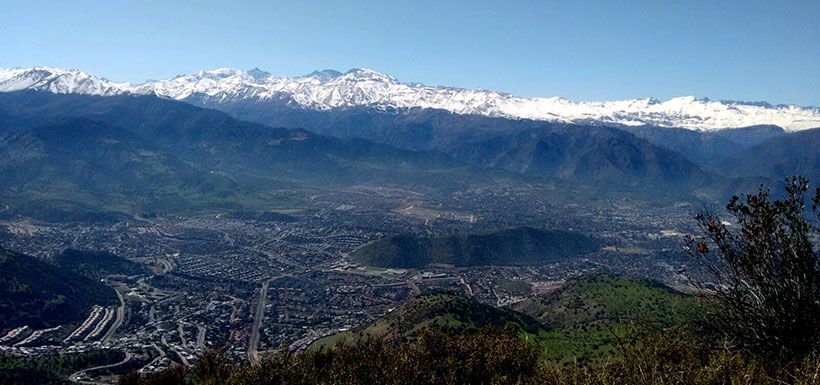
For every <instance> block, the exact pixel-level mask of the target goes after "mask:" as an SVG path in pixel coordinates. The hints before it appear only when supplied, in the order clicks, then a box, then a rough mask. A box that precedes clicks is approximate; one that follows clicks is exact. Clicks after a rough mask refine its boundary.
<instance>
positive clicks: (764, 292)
mask: <svg viewBox="0 0 820 385" xmlns="http://www.w3.org/2000/svg"><path fill="white" fill-rule="evenodd" d="M807 191H809V182H808V180H806V179H805V178H803V177H792V178H788V179H787V180H786V194H785V196H784V197H783V198H782V199H778V200H774V199H771V198H770V196H769V190H768V189H767V188H764V187H761V188H760V190H759V191H758V192H757V193H756V194H753V195H746V196H744V197H743V198H744V199H741V198H738V197H737V196H734V197H732V198H731V200H730V201H729V204H728V205H727V206H726V208H727V209H728V211H729V212H730V213H731V214H732V216H733V217H734V219H735V222H736V226H737V229H735V226H732V225H728V224H727V223H726V222H723V221H721V220H720V218H719V217H718V215H717V214H716V213H713V212H712V213H706V214H701V215H698V216H697V217H696V219H697V221H698V226H699V228H700V229H701V232H702V234H703V235H702V237H698V238H696V237H693V236H690V237H689V239H688V241H689V247H688V248H689V250H690V252H691V253H692V254H693V255H695V256H697V257H698V258H699V259H700V260H701V261H703V262H705V264H706V266H707V267H708V269H709V271H710V272H711V275H712V277H713V279H714V282H713V283H714V286H713V287H711V288H710V290H709V291H711V292H712V293H713V294H714V297H715V298H716V299H717V300H718V302H719V303H720V304H721V305H722V309H721V312H720V313H719V316H718V319H717V321H718V322H716V323H715V325H716V326H717V329H718V330H719V331H721V332H722V333H723V334H724V336H725V337H727V340H728V341H729V342H731V343H734V344H736V345H737V346H739V347H741V348H743V349H746V350H748V351H750V352H752V353H756V354H758V355H760V356H764V357H767V358H792V359H797V358H800V357H803V356H804V355H806V354H808V353H810V352H812V351H815V350H817V348H818V343H820V269H819V268H818V267H819V266H820V254H819V253H818V252H817V251H815V249H816V247H815V246H814V245H813V244H812V240H813V239H817V236H818V231H817V230H818V227H817V226H816V224H813V223H812V220H811V216H807V214H810V212H809V211H808V210H807V208H806V205H805V196H806V192H807ZM818 206H820V189H818V190H817V192H816V194H815V197H814V199H813V205H812V211H814V212H817V214H818V218H820V211H818Z"/></svg>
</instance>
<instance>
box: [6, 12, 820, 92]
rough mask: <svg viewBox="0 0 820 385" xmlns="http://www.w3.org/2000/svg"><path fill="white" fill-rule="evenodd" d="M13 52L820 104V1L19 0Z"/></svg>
mask: <svg viewBox="0 0 820 385" xmlns="http://www.w3.org/2000/svg"><path fill="white" fill-rule="evenodd" d="M0 9H2V15H0V67H18V66H32V65H51V66H59V67H70V68H80V69H84V70H86V71H89V72H92V73H95V74H99V75H104V76H107V77H108V78H110V79H112V80H118V81H142V80H145V79H148V78H153V79H156V78H167V77H171V76H173V75H176V74H179V73H190V72H194V71H197V70H200V69H212V68H217V67H234V68H241V69H250V68H253V67H260V68H262V69H265V70H268V71H270V72H272V73H273V74H275V75H288V76H290V75H300V74H305V73H308V72H310V71H312V70H314V69H323V68H334V69H339V70H346V69H349V68H352V67H367V68H372V69H375V70H378V71H382V72H386V73H389V74H391V75H393V76H395V77H397V78H399V79H400V80H402V81H407V82H421V83H426V84H431V85H453V86H460V87H468V88H473V87H479V88H487V89H494V90H500V91H507V92H512V93H514V94H518V95H522V96H556V95H560V96H566V97H569V98H571V99H575V100H597V99H622V98H636V97H646V96H655V97H658V98H662V99H665V98H669V97H673V96H680V95H695V96H698V97H710V98H712V99H738V100H748V101H756V100H768V101H771V102H774V103H795V104H800V105H815V106H817V105H820V1H817V0H809V1H772V0H769V1H754V0H748V1H714V0H712V1H699V0H691V1H675V0H653V1H638V0H636V1H615V0H610V1H561V2H554V1H481V0H473V1H443V0H439V1H407V2H400V1H384V0H380V1H367V0H358V1H351V2H342V1H328V2H311V1H293V2H276V1H258V2H253V1H244V2H243V1H225V0H222V1H205V0H203V1H190V2H184V1H96V2H91V1H74V0H72V1H51V2H40V1H33V0H26V1H16V0H3V2H2V6H0Z"/></svg>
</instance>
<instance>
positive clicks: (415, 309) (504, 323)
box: [312, 293, 544, 349]
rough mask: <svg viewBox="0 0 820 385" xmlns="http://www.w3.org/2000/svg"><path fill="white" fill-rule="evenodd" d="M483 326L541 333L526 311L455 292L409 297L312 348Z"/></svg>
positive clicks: (404, 338)
mask: <svg viewBox="0 0 820 385" xmlns="http://www.w3.org/2000/svg"><path fill="white" fill-rule="evenodd" d="M482 327H494V328H499V329H512V330H515V331H516V332H517V333H519V334H521V335H524V334H539V333H543V332H544V330H543V327H542V325H541V324H540V323H539V322H538V321H536V320H535V319H533V318H531V317H529V316H527V315H525V314H522V313H519V312H516V311H512V310H509V309H500V308H496V307H493V306H489V305H485V304H483V303H480V302H478V301H476V300H473V299H470V298H465V297H461V296H458V295H453V294H445V293H436V294H428V295H424V296H420V297H416V298H413V299H410V300H409V301H408V302H407V303H405V304H404V305H402V306H400V307H399V308H397V309H395V310H393V311H392V312H390V313H387V314H386V315H384V316H383V317H382V318H379V319H378V320H376V321H374V322H373V323H371V324H369V325H367V326H365V327H364V328H362V329H359V330H355V331H347V332H342V333H339V334H336V335H333V336H330V337H326V338H324V339H321V340H319V341H317V342H316V343H314V344H313V345H312V348H314V349H318V348H328V347H332V346H334V345H336V344H337V343H338V342H340V341H342V340H347V341H348V342H352V341H355V340H358V339H360V338H361V337H363V336H368V337H376V338H379V339H382V340H384V341H387V342H404V341H407V340H409V339H412V338H414V337H416V336H418V334H419V333H420V332H421V331H422V330H424V329H432V330H435V331H439V332H443V333H447V334H465V333H472V332H476V331H478V330H479V329H480V328H482Z"/></svg>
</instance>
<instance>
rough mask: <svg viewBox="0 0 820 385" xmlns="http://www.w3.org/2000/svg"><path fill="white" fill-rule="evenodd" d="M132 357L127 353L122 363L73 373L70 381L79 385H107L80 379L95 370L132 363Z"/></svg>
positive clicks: (69, 377)
mask: <svg viewBox="0 0 820 385" xmlns="http://www.w3.org/2000/svg"><path fill="white" fill-rule="evenodd" d="M131 357H133V356H132V354H131V352H128V351H126V352H125V358H124V359H123V360H122V361H120V362H117V363H113V364H108V365H101V366H95V367H93V368H88V369H83V370H80V371H77V372H74V373H72V374H71V375H70V376H68V379H69V381H71V382H74V383H77V384H88V385H103V384H105V383H103V382H95V381H83V380H80V377H81V376H83V375H84V374H86V373H87V372H91V371H94V370H100V369H108V368H113V367H115V366H119V365H122V364H124V363H126V362H128V361H130V360H131ZM106 385H107V384H106Z"/></svg>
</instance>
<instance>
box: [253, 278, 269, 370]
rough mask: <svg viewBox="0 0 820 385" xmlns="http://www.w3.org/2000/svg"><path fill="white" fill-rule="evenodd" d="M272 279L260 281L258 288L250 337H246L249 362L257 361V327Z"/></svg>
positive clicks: (261, 318)
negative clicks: (257, 298) (259, 287)
mask: <svg viewBox="0 0 820 385" xmlns="http://www.w3.org/2000/svg"><path fill="white" fill-rule="evenodd" d="M272 280H273V279H268V280H266V281H265V282H263V283H262V288H261V289H260V290H259V301H258V303H257V305H256V311H255V312H254V319H253V325H252V326H251V337H250V338H249V339H248V361H250V363H251V364H256V363H259V351H258V350H257V349H258V347H259V327H260V326H261V325H262V320H263V319H264V318H265V302H266V301H267V299H268V285H269V284H270V282H271V281H272Z"/></svg>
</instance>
